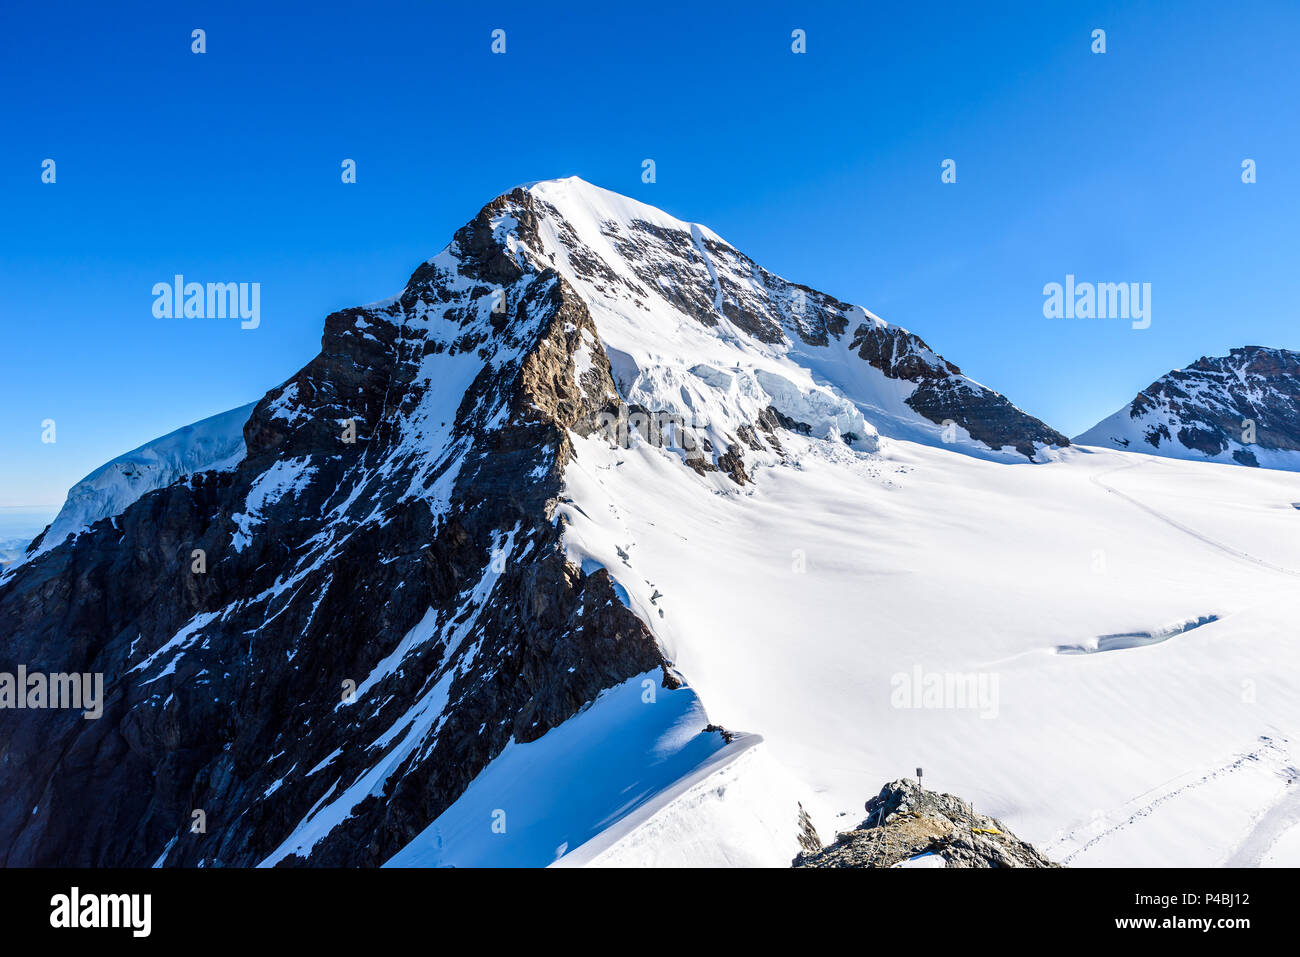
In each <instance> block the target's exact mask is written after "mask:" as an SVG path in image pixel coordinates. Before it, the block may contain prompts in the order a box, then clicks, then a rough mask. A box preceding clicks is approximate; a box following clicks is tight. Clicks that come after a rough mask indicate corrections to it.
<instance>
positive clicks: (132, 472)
mask: <svg viewBox="0 0 1300 957" xmlns="http://www.w3.org/2000/svg"><path fill="white" fill-rule="evenodd" d="M255 406H256V403H249V404H248V405H244V406H240V407H239V408H237V409H231V410H230V411H229V412H222V413H220V414H218V415H214V416H210V417H209V418H206V419H202V420H201V421H198V422H195V423H194V424H193V425H187V426H184V427H182V428H179V429H177V430H176V431H175V432H169V433H168V434H167V435H164V436H163V437H162V438H159V439H154V440H153V441H152V442H146V443H145V444H144V445H142V446H140V447H139V448H138V449H133V450H132V451H130V452H127V453H126V454H125V455H120V456H118V457H117V458H115V459H113V460H112V461H111V462H107V463H105V464H104V465H101V466H100V467H99V468H97V469H95V471H93V472H91V473H90V474H89V475H87V476H86V477H85V478H84V479H82V480H81V481H80V482H78V483H77V484H76V485H74V486H72V488H71V489H70V490H69V491H68V498H67V501H66V502H64V504H63V508H61V509H60V510H59V514H58V515H56V516H55V518H54V521H53V522H52V523H50V527H49V530H48V531H47V532H45V534H44V536H43V537H42V538H41V541H40V544H39V546H38V550H39V551H48V550H49V549H51V548H54V547H55V546H56V545H58V544H60V543H61V542H62V541H63V540H64V539H66V538H67V537H68V536H70V535H76V534H77V533H78V532H80V531H82V530H83V529H86V528H88V527H90V526H91V525H94V524H95V523H96V522H98V521H100V520H101V519H105V518H110V517H111V516H114V515H120V514H122V512H123V511H124V510H125V509H126V507H127V506H129V505H130V504H131V503H132V502H134V501H136V500H137V499H138V498H140V496H142V495H144V494H145V493H146V492H152V491H153V490H154V489H160V488H165V487H166V486H168V485H171V484H172V483H173V482H176V481H178V480H180V479H183V478H186V477H188V476H190V475H194V474H196V473H199V472H206V471H208V470H210V469H229V468H233V467H234V466H235V465H238V464H239V462H240V461H242V460H243V458H244V431H243V430H244V423H245V422H247V421H248V417H249V416H250V415H251V414H252V412H253V409H254V407H255Z"/></svg>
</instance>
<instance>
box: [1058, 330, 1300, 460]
mask: <svg viewBox="0 0 1300 957" xmlns="http://www.w3.org/2000/svg"><path fill="white" fill-rule="evenodd" d="M1075 442H1077V443H1078V444H1080V445H1101V446H1105V447H1107V448H1116V449H1128V450H1130V451H1133V452H1146V453H1148V454H1152V455H1164V456H1169V457H1170V458H1180V459H1192V460H1195V461H1211V462H1235V463H1237V464H1239V465H1249V466H1258V467H1263V468H1274V469H1287V470H1290V471H1300V353H1297V352H1292V351H1290V350H1287V349H1270V348H1265V347H1263V346H1246V347H1244V348H1241V349H1233V350H1232V351H1231V353H1230V354H1229V355H1227V356H1221V357H1218V358H1205V357H1202V358H1200V359H1198V360H1196V361H1195V362H1193V363H1192V364H1191V365H1190V366H1188V367H1187V368H1185V369H1175V370H1174V371H1173V372H1170V373H1168V374H1167V375H1164V376H1162V377H1161V378H1159V379H1157V380H1156V381H1155V382H1153V383H1151V385H1149V386H1147V387H1146V388H1145V389H1143V390H1142V391H1141V392H1139V393H1138V395H1137V398H1135V399H1134V400H1133V401H1132V402H1130V403H1129V404H1128V405H1126V406H1125V407H1124V408H1122V409H1120V410H1119V411H1118V412H1116V413H1115V414H1114V415H1112V416H1110V417H1109V418H1106V419H1103V420H1102V421H1101V422H1099V423H1097V424H1096V425H1095V426H1093V427H1092V428H1091V429H1089V430H1088V431H1087V432H1084V433H1083V434H1082V435H1080V436H1078V437H1076V438H1075Z"/></svg>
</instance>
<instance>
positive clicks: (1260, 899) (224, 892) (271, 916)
mask: <svg viewBox="0 0 1300 957" xmlns="http://www.w3.org/2000/svg"><path fill="white" fill-rule="evenodd" d="M1295 879H1296V872H1295V871H1294V870H1249V871H1247V870H1210V869H1204V870H1154V869H1153V870H1084V869H1077V870H1076V869H1061V870H1023V871H988V870H981V871H977V870H968V871H955V870H947V871H945V870H919V869H918V870H897V869H895V870H885V871H852V870H790V871H778V870H744V871H740V870H736V871H726V870H676V871H673V870H622V871H614V872H610V871H599V870H586V871H581V870H578V871H571V870H563V871H546V872H537V871H523V870H517V871H504V870H497V871H488V870H482V871H470V870H422V871H417V870H382V871H376V870H346V871H344V870H307V869H285V868H281V869H276V870H235V869H219V870H155V871H144V870H0V928H3V933H4V937H5V940H6V942H8V943H15V942H17V941H19V940H23V939H28V938H31V937H43V938H47V939H49V940H51V941H56V940H57V939H59V938H65V939H66V940H67V941H68V942H69V943H73V944H82V945H84V944H87V943H92V942H94V941H103V942H108V941H110V940H114V941H118V942H120V943H123V944H127V945H128V946H131V945H141V946H147V945H148V944H149V943H150V942H161V943H165V944H169V945H174V944H187V943H191V942H193V943H201V944H203V945H212V944H216V945H222V944H240V943H245V942H248V943H252V942H256V943H257V944H259V945H266V944H276V943H280V942H283V943H286V944H294V945H302V944H311V943H317V942H319V943H321V944H324V945H327V946H335V947H337V946H349V945H353V944H357V945H367V944H370V945H378V946H383V944H384V941H385V940H389V941H390V942H391V939H392V938H393V937H394V936H395V935H402V936H406V935H409V934H410V933H412V932H413V930H415V931H419V932H420V933H424V934H430V935H431V936H429V937H428V938H427V939H428V941H429V943H430V945H433V944H434V942H435V941H442V942H444V943H451V941H452V940H453V938H449V937H448V936H447V934H448V933H449V932H453V931H454V932H455V933H456V935H457V936H456V938H454V939H456V940H461V939H465V938H468V939H469V940H470V941H474V940H476V939H478V938H481V939H482V941H483V942H485V943H489V942H490V943H494V944H498V945H499V944H500V943H501V942H502V939H503V938H505V939H521V940H524V939H534V940H535V939H538V938H545V937H548V936H555V935H562V936H571V935H577V938H578V939H579V940H582V941H585V942H586V943H587V944H589V945H595V944H597V943H598V942H599V941H601V940H605V941H606V942H607V943H610V944H611V945H612V943H613V940H614V939H616V938H608V937H602V936H601V935H607V934H624V935H626V934H634V935H649V939H648V940H645V941H644V943H645V944H651V943H652V941H653V940H654V939H655V938H656V937H659V936H660V935H667V936H669V937H672V938H676V939H679V940H682V939H683V938H684V940H690V939H691V938H695V937H698V938H701V939H703V940H707V939H714V938H716V939H719V940H721V941H730V942H731V944H732V945H734V944H735V943H736V942H737V941H736V936H737V935H740V934H744V933H747V932H752V930H757V931H760V932H761V933H763V934H767V933H769V932H770V931H771V930H772V929H776V928H780V927H789V928H790V929H791V930H794V931H795V932H796V933H798V934H800V936H812V935H816V934H818V933H820V932H822V930H828V931H833V932H835V933H836V934H837V935H838V934H840V933H842V932H843V931H844V930H845V925H843V924H841V925H840V926H839V928H838V930H836V929H835V925H836V924H837V923H838V920H837V915H839V918H840V919H848V920H851V921H852V922H854V923H855V924H857V925H859V926H860V929H859V932H860V933H862V934H865V935H867V936H866V937H864V944H865V943H866V942H868V941H869V943H870V944H871V945H873V946H874V945H879V944H880V943H882V942H885V941H889V940H893V939H897V940H900V941H910V942H914V943H918V944H925V943H927V942H929V943H942V942H943V941H944V939H945V937H947V936H948V935H951V934H956V935H960V936H959V937H958V938H957V939H970V938H969V936H968V935H970V934H975V935H976V936H977V937H979V936H984V935H986V934H987V935H992V938H997V937H1000V936H1002V935H1004V934H1006V933H1009V932H1015V933H1017V934H1020V933H1034V934H1043V935H1053V936H1052V937H1044V938H1042V940H1043V941H1044V943H1047V942H1048V941H1052V942H1055V941H1056V940H1057V939H1058V937H1059V939H1060V940H1065V941H1090V940H1098V939H1110V940H1117V941H1118V940H1124V939H1126V938H1136V939H1138V940H1141V941H1143V942H1145V943H1148V944H1149V943H1155V942H1158V941H1169V942H1171V943H1179V944H1181V943H1182V942H1184V941H1185V940H1186V939H1187V938H1189V937H1192V936H1200V937H1203V938H1206V939H1208V940H1212V941H1214V942H1215V943H1216V945H1222V946H1233V945H1234V944H1245V943H1250V942H1251V940H1252V935H1254V934H1256V933H1259V932H1263V933H1264V934H1265V935H1278V934H1281V933H1286V932H1287V931H1288V929H1289V928H1290V927H1292V926H1293V924H1294V914H1293V912H1292V910H1291V900H1292V888H1293V886H1294V882H1295ZM738 919H741V920H742V922H741V923H737V920H738ZM421 928H422V931H421V930H419V929H421ZM819 928H821V930H819ZM462 935H463V936H462ZM992 938H990V939H992ZM1263 939H1265V938H1263V937H1261V938H1260V940H1263ZM1270 939H1276V938H1275V937H1273V938H1270ZM634 946H635V945H634Z"/></svg>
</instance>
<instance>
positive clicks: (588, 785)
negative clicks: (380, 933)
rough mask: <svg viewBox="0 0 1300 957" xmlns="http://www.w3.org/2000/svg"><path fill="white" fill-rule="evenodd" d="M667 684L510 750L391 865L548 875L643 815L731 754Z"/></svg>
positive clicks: (622, 688)
mask: <svg viewBox="0 0 1300 957" xmlns="http://www.w3.org/2000/svg"><path fill="white" fill-rule="evenodd" d="M659 681H660V676H659V673H658V672H657V671H656V672H649V673H647V674H644V675H640V676H638V677H636V678H632V679H630V680H628V681H626V682H624V683H623V684H621V685H619V686H617V687H616V688H612V689H610V690H609V691H606V692H605V693H604V694H602V695H601V696H600V697H599V698H597V699H596V701H595V702H594V703H593V704H592V705H591V706H590V707H589V708H587V710H586V711H583V712H581V713H580V714H578V715H575V716H574V717H573V718H571V719H570V720H568V721H566V722H565V723H564V724H562V725H560V726H559V727H558V728H553V729H552V730H550V731H548V732H547V733H546V734H545V735H543V736H542V737H541V738H539V739H538V740H536V741H533V742H531V743H529V744H518V743H517V742H514V741H511V742H510V744H508V745H507V746H506V749H505V750H504V751H502V752H501V754H500V755H499V756H498V757H497V759H496V760H495V761H493V762H492V763H491V764H490V765H488V767H487V768H486V769H485V770H484V771H483V772H482V773H481V774H480V775H479V776H478V777H477V778H475V780H474V782H473V783H472V784H471V785H470V786H469V788H468V789H467V790H466V791H465V793H464V794H462V795H461V796H460V799H459V800H457V801H456V803H455V804H453V805H452V806H451V807H449V808H448V809H447V810H446V811H445V812H443V814H442V815H441V816H439V817H438V819H437V820H436V821H434V822H433V823H432V824H430V825H429V826H428V827H427V828H425V829H424V831H423V832H421V834H420V835H419V836H418V837H416V838H415V840H414V841H412V842H411V843H410V844H408V845H407V846H406V847H405V848H403V849H402V850H401V851H399V852H398V853H397V854H395V855H394V856H393V857H392V858H391V859H390V860H389V861H388V863H387V864H386V865H385V866H387V867H540V866H545V865H547V864H550V863H551V862H552V861H554V860H555V859H556V857H558V856H559V855H560V854H562V853H564V852H566V851H571V850H574V849H575V848H577V847H578V846H579V845H581V844H583V843H585V842H586V841H588V840H589V839H590V838H592V837H594V836H595V835H596V834H597V833H599V832H600V831H601V830H603V829H604V828H606V827H609V826H610V825H611V824H614V823H615V822H617V821H618V820H620V819H621V818H623V817H624V816H626V815H627V814H628V813H629V812H631V811H633V810H635V809H636V808H638V807H641V806H642V805H643V804H645V802H646V801H648V800H650V799H651V798H653V797H654V796H655V795H657V794H659V793H661V792H662V791H664V789H666V788H668V787H670V786H671V785H672V784H673V783H674V782H676V781H677V780H679V779H680V778H682V777H683V776H685V775H687V774H689V773H690V772H691V771H693V770H694V769H695V768H697V767H698V766H699V765H700V764H701V763H703V762H704V761H706V760H707V759H708V758H709V757H710V756H711V755H713V754H714V753H716V752H717V751H719V750H721V748H722V747H723V741H722V737H721V735H719V734H716V733H710V734H704V733H701V732H702V731H703V729H704V726H705V725H706V724H707V723H708V718H707V717H706V716H705V713H704V709H703V708H702V707H701V706H700V703H699V699H698V698H697V697H696V696H695V693H694V692H693V691H691V690H690V689H689V688H681V689H678V690H676V691H669V690H667V689H666V688H663V687H661V686H660V684H659ZM647 682H648V684H647ZM651 688H652V689H653V691H654V701H653V702H650V703H647V702H646V701H645V700H644V699H645V698H646V697H649V690H648V689H651ZM494 822H495V823H496V827H495V828H494ZM499 832H500V833H499Z"/></svg>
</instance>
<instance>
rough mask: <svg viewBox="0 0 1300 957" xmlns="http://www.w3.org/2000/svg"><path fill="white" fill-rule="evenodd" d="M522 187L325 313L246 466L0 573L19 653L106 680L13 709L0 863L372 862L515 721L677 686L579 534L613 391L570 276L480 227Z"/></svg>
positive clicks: (551, 720) (268, 400) (517, 735)
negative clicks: (402, 281)
mask: <svg viewBox="0 0 1300 957" xmlns="http://www.w3.org/2000/svg"><path fill="white" fill-rule="evenodd" d="M522 195H523V194H521V196H522ZM515 198H516V200H518V199H519V197H515ZM503 203H504V201H503V200H498V201H497V203H496V204H492V205H489V206H488V207H486V208H485V209H484V210H483V212H482V213H480V215H479V217H477V218H476V219H475V220H474V221H473V222H472V223H471V224H469V225H468V226H466V227H465V228H464V229H463V230H461V231H460V232H459V233H458V234H457V237H456V240H455V242H454V243H453V245H452V247H451V249H450V254H444V256H442V257H439V258H438V259H436V260H434V261H431V262H430V263H426V264H425V265H423V266H421V267H420V269H418V270H417V271H416V273H415V274H414V275H413V276H412V278H411V281H410V283H409V284H408V285H407V287H406V289H405V290H404V291H403V293H402V294H401V295H400V296H399V297H397V299H395V300H393V301H392V302H391V303H388V304H384V305H382V306H378V307H373V308H369V309H350V310H345V311H343V312H339V313H335V314H334V315H332V316H330V317H329V318H328V320H327V321H326V324H325V333H324V337H323V339H322V346H321V353H320V355H319V356H317V357H316V358H315V359H314V360H312V362H310V363H308V365H307V366H306V367H304V368H303V369H302V370H301V371H300V372H299V373H298V374H297V375H295V376H294V377H293V378H292V379H290V380H289V381H288V382H286V383H285V384H284V385H283V386H281V387H279V388H277V389H275V390H273V391H272V392H270V393H268V394H267V396H266V397H265V398H264V399H263V400H262V401H261V403H259V405H258V407H257V409H256V411H255V412H254V413H253V415H252V417H251V418H250V419H249V421H248V424H247V426H246V428H245V440H246V445H247V449H248V451H247V457H246V458H245V459H244V461H243V462H242V463H241V464H240V465H239V466H238V468H236V469H234V470H233V471H225V472H209V473H203V474H200V475H197V476H194V477H192V478H191V479H190V480H189V481H186V482H183V483H178V484H175V485H172V486H170V487H167V488H164V489H160V490H157V491H154V492H152V493H149V494H147V495H145V496H144V497H143V498H141V499H140V500H139V501H137V502H136V503H135V504H134V505H132V506H131V507H129V508H128V509H127V510H126V511H125V512H124V513H123V514H121V515H119V516H117V517H116V518H114V519H112V520H105V521H102V522H100V523H98V524H97V525H96V526H94V528H93V529H92V530H91V531H90V532H89V533H86V534H83V535H82V536H80V537H79V538H78V539H76V540H75V541H69V542H65V543H63V544H62V545H60V546H58V547H57V548H55V549H53V550H51V551H49V552H47V553H45V554H43V555H40V556H39V557H37V558H35V559H34V560H31V561H29V562H28V563H26V564H24V565H21V566H20V567H17V568H15V569H13V570H12V572H10V573H9V574H8V575H6V577H5V578H4V580H3V582H0V634H3V635H4V636H5V641H4V643H3V647H2V648H0V670H3V671H7V672H13V671H14V670H15V668H16V666H17V665H18V664H24V665H26V666H27V668H28V670H29V671H38V670H39V671H46V672H102V673H103V674H104V680H105V698H106V701H105V709H104V715H103V717H102V718H100V719H99V720H85V719H84V718H83V717H82V715H81V712H79V711H78V712H62V711H40V712H37V711H25V712H24V711H6V712H4V714H3V716H0V721H3V725H0V790H2V791H3V793H4V794H5V795H6V801H5V802H4V807H3V809H0V864H4V865H8V866H15V865H56V864H57V865H77V866H83V865H88V866H102V865H118V866H147V865H150V864H153V863H154V862H155V861H161V862H162V863H164V864H168V865H196V864H203V865H206V866H217V865H238V866H247V865H254V864H258V863H260V862H263V861H265V860H268V859H269V858H270V859H272V862H278V863H289V864H292V863H302V862H304V861H305V862H307V863H311V864H314V865H349V866H356V865H362V866H365V865H377V864H380V863H382V862H383V861H384V860H386V859H387V858H388V857H389V856H391V854H392V853H394V852H395V851H397V850H398V849H399V848H401V847H402V846H403V845H404V844H405V843H406V842H408V841H409V840H410V839H411V838H413V837H414V836H415V835H416V834H418V833H419V832H420V830H422V829H423V827H424V826H425V825H427V824H428V823H429V822H430V821H431V820H432V819H433V818H434V817H436V816H437V815H438V814H439V813H440V812H441V811H442V810H444V809H445V808H446V807H447V806H448V805H449V804H450V803H451V802H452V801H454V800H455V799H456V797H458V796H459V795H460V794H461V793H462V792H463V790H464V789H465V787H466V786H467V785H468V784H469V782H470V781H471V780H473V778H474V777H475V775H477V774H478V772H479V771H480V770H482V768H483V767H485V766H486V764H487V763H488V762H489V761H490V760H491V759H492V758H493V757H495V756H496V755H497V754H498V753H500V751H501V750H502V748H504V746H505V745H506V743H507V742H508V741H509V740H510V739H511V738H512V737H513V738H514V739H516V740H518V741H531V740H534V739H536V738H538V737H539V736H541V735H542V734H544V733H545V732H546V731H547V730H548V729H550V728H553V727H555V726H556V725H558V724H559V723H561V722H563V721H564V720H566V719H567V718H568V717H570V716H572V715H573V714H574V713H575V712H576V711H578V710H579V709H580V708H581V707H583V706H584V705H585V704H586V703H587V702H590V701H591V700H593V699H594V698H595V697H596V695H597V694H598V693H599V692H600V691H601V690H603V689H605V688H609V687H611V686H613V685H615V684H617V683H619V682H621V681H624V680H626V679H627V678H629V677H632V676H635V675H638V674H642V673H645V672H647V671H656V670H658V671H660V672H661V673H662V674H663V680H664V682H665V683H666V684H669V685H674V684H676V679H675V678H672V677H670V675H669V673H668V671H667V670H666V667H665V666H666V662H665V661H664V659H663V657H662V655H661V653H660V651H659V649H658V647H657V645H656V643H655V640H654V638H653V636H652V635H651V633H650V632H649V631H648V629H647V628H646V627H645V625H644V624H642V622H641V621H640V620H639V619H637V618H636V616H635V615H633V614H632V613H631V612H630V611H629V610H628V609H627V608H625V607H624V606H623V604H622V603H621V602H620V600H619V598H618V597H617V595H616V593H615V590H614V588H613V587H612V584H611V581H610V579H609V576H608V574H607V573H606V572H604V571H603V570H598V571H596V572H595V573H593V574H590V575H584V574H583V573H582V572H581V571H580V570H579V569H577V568H575V567H574V566H573V565H572V564H570V563H568V562H567V561H566V560H565V558H564V555H563V554H562V552H561V550H560V547H559V542H560V536H561V534H562V531H563V526H562V524H560V525H558V526H557V525H556V524H553V523H552V521H551V512H552V509H553V506H554V504H555V502H556V500H557V498H558V497H559V495H560V486H561V474H562V470H563V467H564V464H565V462H566V461H567V460H568V458H569V456H571V455H572V445H571V442H570V439H569V432H568V430H569V429H573V430H574V431H575V432H577V433H579V434H582V433H583V432H585V431H590V429H591V428H592V427H593V426H592V422H593V421H594V418H593V417H594V416H595V415H596V413H597V412H598V410H599V409H600V408H602V407H604V406H605V405H606V404H607V403H608V401H609V399H610V397H611V396H612V395H614V386H613V382H612V380H611V378H610V369H609V364H608V361H607V359H606V358H605V356H604V354H603V352H602V351H601V350H599V349H596V350H594V351H593V352H592V355H591V357H590V363H591V368H590V369H589V370H588V371H587V373H586V374H585V375H584V376H583V377H582V381H581V383H579V382H578V380H577V378H576V377H575V375H574V358H573V357H574V351H575V349H576V348H577V346H578V343H579V341H580V338H581V337H582V336H583V335H584V334H585V335H587V336H589V337H590V338H591V339H593V340H594V339H595V336H596V330H595V327H594V325H593V324H592V322H591V319H590V316H589V315H588V314H587V310H586V307H585V306H584V304H583V303H582V301H581V300H580V299H579V298H578V297H577V296H576V295H575V294H574V291H573V290H572V289H571V288H570V287H569V286H568V285H567V283H565V281H564V280H563V279H561V278H560V277H559V276H558V275H557V274H555V273H554V272H553V271H547V270H542V269H538V268H536V267H535V266H533V265H531V264H529V263H527V262H521V261H517V260H516V259H514V258H513V257H511V256H510V255H508V254H506V253H505V252H504V251H503V250H502V248H501V247H500V245H499V244H496V243H494V242H493V241H492V240H491V236H492V219H493V218H494V217H495V216H496V215H497V214H498V213H499V211H500V207H501V206H502V205H503ZM496 287H503V289H502V292H503V293H504V295H501V296H498V294H497V288H496ZM497 299H499V300H500V301H501V302H502V303H503V308H501V309H500V310H499V311H495V312H494V311H493V309H492V305H493V301H494V300H497ZM448 378H451V379H452V380H453V381H454V382H455V385H454V387H450V392H451V394H450V397H449V396H448V394H447V393H448V389H449V384H448V382H447V381H446V380H447V379H448ZM349 430H351V432H352V434H353V435H354V440H352V441H349V440H348V435H349ZM196 549H201V550H203V552H204V553H205V560H206V571H204V572H203V573H201V574H196V573H194V572H193V571H192V561H193V559H192V554H193V552H194V550H196ZM349 690H351V691H352V694H351V695H348V692H349ZM196 810H201V811H202V812H203V814H204V818H205V820H204V821H203V824H204V827H203V828H202V829H197V828H196V826H195V818H194V815H193V812H194V811H196ZM309 823H314V824H315V825H316V826H315V829H314V830H311V835H310V836H306V837H304V836H303V835H305V834H307V830H308V828H306V827H305V826H306V825H308V824H309ZM196 830H198V832H197V833H196ZM295 835H297V836H295ZM286 842H287V843H286ZM282 844H283V845H285V846H284V848H283V849H282V850H281V852H280V853H279V854H275V852H276V851H277V849H278V848H281V845H282Z"/></svg>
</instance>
